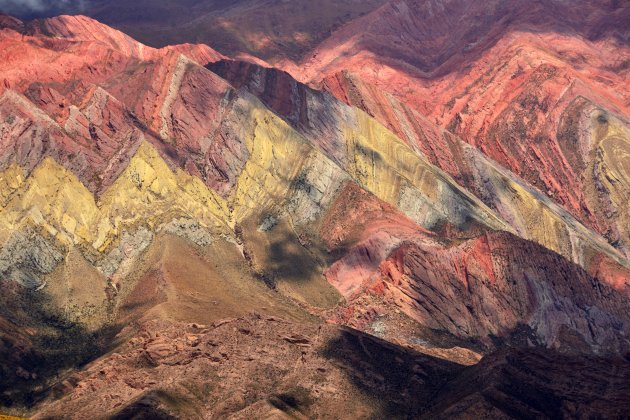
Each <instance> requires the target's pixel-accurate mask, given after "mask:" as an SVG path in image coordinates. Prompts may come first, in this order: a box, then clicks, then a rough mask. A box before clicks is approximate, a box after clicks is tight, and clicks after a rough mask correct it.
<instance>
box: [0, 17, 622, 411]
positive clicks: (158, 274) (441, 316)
mask: <svg viewBox="0 0 630 420" xmlns="http://www.w3.org/2000/svg"><path fill="white" fill-rule="evenodd" d="M2 22H3V23H2V29H0V45H1V46H3V47H6V48H2V49H1V51H3V52H2V54H4V57H5V58H7V60H12V61H11V62H12V64H6V63H4V62H3V63H4V67H2V72H1V73H0V78H2V79H3V80H4V81H5V82H4V84H3V87H2V92H1V96H0V121H1V122H2V123H1V128H0V169H1V173H0V279H1V281H2V285H3V287H2V288H1V291H0V299H1V301H2V303H3V305H0V328H1V330H0V331H1V332H2V341H1V342H0V351H2V354H3V356H4V355H6V356H7V357H3V358H1V359H0V360H2V362H0V369H1V372H2V378H3V379H2V382H0V402H1V404H2V406H3V407H9V408H10V409H11V410H13V412H15V413H16V414H29V415H30V414H36V415H37V416H40V417H43V418H45V417H46V416H47V415H52V416H54V415H58V414H59V413H68V412H72V413H74V414H73V415H74V417H75V418H81V417H84V416H85V415H86V413H88V412H96V411H100V412H103V413H107V415H111V416H116V415H118V416H119V417H122V418H124V417H125V416H130V415H135V414H146V413H149V414H151V413H152V414H151V415H155V416H159V417H165V418H170V417H169V416H180V417H190V416H196V415H199V413H200V412H206V413H209V414H208V415H214V416H216V417H222V416H225V415H228V414H234V415H236V416H242V417H247V416H250V417H251V416H252V415H257V414H259V413H269V414H279V412H278V410H279V411H280V412H284V413H288V414H291V415H328V414H330V413H334V412H338V411H339V405H338V403H336V402H335V401H336V399H335V397H336V396H337V395H340V396H341V398H342V399H343V401H344V404H346V405H349V404H356V406H357V407H359V408H358V410H360V411H358V412H357V416H358V417H369V416H394V417H395V416H404V415H421V414H423V413H430V412H431V411H429V410H435V411H434V412H442V411H441V410H445V412H448V411H449V410H463V412H466V410H471V411H468V412H470V413H473V412H475V410H476V407H478V406H479V404H482V408H483V409H484V410H489V412H493V410H498V411H501V412H505V410H508V411H507V412H508V413H510V412H515V411H510V410H516V411H518V410H522V412H524V413H538V412H545V413H557V412H564V411H562V410H565V409H567V410H569V408H558V404H560V405H562V404H563V403H562V402H563V401H568V403H567V404H573V405H574V406H582V405H587V404H589V403H590V402H591V401H594V400H597V395H596V394H597V393H595V392H593V393H591V392H584V393H582V394H579V395H577V396H575V394H573V393H571V392H569V391H568V390H566V388H565V386H564V385H563V382H562V381H559V382H558V384H559V385H558V386H557V387H555V388H554V387H551V388H550V389H551V391H550V392H553V393H554V395H557V399H555V400H554V402H553V404H552V407H551V408H550V407H549V406H548V404H547V402H546V401H542V402H541V401H538V400H534V401H525V402H523V401H522V400H520V399H518V398H507V399H506V400H502V401H497V400H496V399H495V400H489V401H490V402H488V401H486V400H484V401H485V402H482V403H480V402H479V396H478V394H477V393H475V392H474V391H472V390H473V389H474V386H475V385H474V381H473V382H472V385H471V381H470V380H469V377H468V376H466V372H467V371H468V368H465V367H464V365H472V364H475V363H477V362H478V361H479V359H481V358H485V360H486V363H487V364H488V365H492V366H495V363H496V365H498V366H499V367H497V368H494V367H493V368H492V372H496V374H495V373H493V374H492V375H491V376H492V381H489V383H488V387H487V389H484V391H483V392H486V391H487V392H486V393H485V394H483V395H486V394H487V395H497V394H500V393H501V392H503V390H505V386H504V383H503V381H504V379H503V378H504V377H503V375H504V373H503V372H504V370H503V369H502V368H501V367H500V366H502V364H503V361H502V360H504V353H501V352H502V349H505V348H508V347H513V348H514V354H516V356H513V357H516V358H517V359H519V358H524V359H525V360H526V362H527V363H530V365H531V366H532V369H533V370H534V371H535V372H537V373H536V375H537V377H536V379H532V380H528V379H527V378H522V376H519V375H520V373H519V371H518V369H517V371H515V372H511V373H509V374H507V375H508V378H509V377H514V378H519V381H520V382H519V383H523V384H525V385H524V386H530V385H528V384H532V383H533V384H534V385H531V386H536V384H539V383H541V382H540V381H539V379H538V377H544V375H543V374H544V372H545V370H546V369H547V368H546V367H547V366H548V360H560V361H561V363H562V366H560V367H559V368H558V372H559V373H558V375H559V376H562V375H563V372H566V371H568V370H570V367H571V366H572V363H575V364H577V365H579V364H580V363H583V364H589V363H591V364H598V363H599V364H602V365H603V364H605V361H608V362H609V363H611V364H612V365H614V366H619V370H616V371H615V374H614V375H612V378H611V379H610V382H606V383H617V381H620V382H622V383H623V380H624V379H623V378H625V376H624V375H625V373H624V372H625V370H624V369H625V367H626V365H624V363H626V362H624V361H623V360H624V359H623V358H624V357H626V355H627V354H628V351H629V349H630V343H629V342H628V333H630V331H629V330H628V328H629V326H630V319H629V318H628V311H627V308H628V307H629V306H630V297H629V296H630V295H629V293H630V291H629V287H630V275H629V272H628V261H627V259H626V258H625V256H624V255H623V253H622V252H621V251H620V250H619V249H616V248H615V247H613V246H611V245H610V244H609V243H608V242H607V241H606V239H604V238H603V237H602V236H601V235H599V234H598V233H597V232H596V231H594V230H590V229H588V228H587V227H585V226H584V225H583V224H581V223H580V222H579V221H578V220H577V219H576V218H575V217H573V216H572V215H571V214H570V213H569V212H567V211H566V210H564V209H563V208H561V207H560V206H559V205H557V204H554V203H553V202H552V201H551V200H550V199H549V198H547V197H545V196H544V195H542V194H540V193H538V192H537V191H536V190H535V189H534V188H533V187H532V186H531V185H528V184H527V182H525V181H523V180H522V179H520V178H519V176H518V175H517V174H515V173H512V172H510V170H509V168H504V167H501V166H500V165H499V164H497V163H495V162H493V161H492V160H490V159H489V158H488V157H487V156H485V155H483V154H482V153H481V152H480V151H479V150H477V149H475V148H473V147H472V146H471V145H469V144H467V143H466V142H465V141H462V140H460V139H458V138H457V137H456V136H455V135H453V134H450V133H448V132H446V131H444V130H442V129H440V128H438V127H437V126H436V125H435V124H433V123H432V122H429V121H428V120H427V119H426V118H423V117H421V116H419V114H418V111H417V110H414V108H413V107H412V106H411V105H407V104H404V103H403V102H400V101H398V102H397V99H396V98H395V96H394V95H391V96H387V95H386V94H383V95H377V94H375V91H374V90H373V89H369V88H366V87H365V86H363V87H362V88H360V89H356V91H352V92H350V91H348V90H347V89H346V88H345V86H346V85H345V83H347V82H348V81H350V80H352V79H351V76H349V77H347V78H346V76H345V75H344V79H341V78H336V79H335V80H336V81H337V83H338V84H337V85H335V89H333V88H332V86H333V84H332V83H333V81H334V80H333V79H330V78H328V79H327V83H328V84H327V85H326V86H327V89H328V92H326V91H317V90H313V89H312V88H309V87H307V86H306V85H304V84H301V83H299V82H298V81H297V80H295V79H294V78H292V77H291V76H290V75H289V74H287V73H284V72H282V71H280V70H277V69H270V68H264V67H260V66H257V65H253V64H251V63H243V62H237V61H230V60H225V59H224V57H223V56H222V55H220V54H218V53H216V52H214V50H212V49H211V48H210V47H205V46H199V45H181V46H174V47H166V48H163V49H160V50H155V49H152V48H149V47H146V46H144V45H142V44H140V43H138V42H136V41H134V40H133V39H131V38H129V37H127V36H125V35H123V34H122V33H120V32H118V31H115V30H113V29H111V28H108V27H106V26H105V25H102V24H100V23H98V22H96V21H94V20H91V19H89V18H84V17H67V16H62V17H58V18H53V19H50V20H43V21H35V22H27V23H24V22H20V21H18V20H14V19H8V18H4V19H3V20H2ZM335 77H336V76H335ZM356 83H357V85H358V84H359V83H360V81H357V82H356ZM329 92H333V93H335V95H338V96H339V97H341V98H342V99H343V100H339V99H337V98H335V97H334V96H333V95H331V94H330V93H329ZM355 93H356V95H355ZM344 95H345V96H344ZM353 95H354V96H353ZM361 95H363V96H361ZM362 97H363V98H365V103H363V104H359V103H357V105H360V108H362V109H360V108H359V107H353V106H350V105H348V104H347V103H344V101H345V102H352V101H354V100H359V99H361V98H362ZM349 98H352V100H350V99H349ZM390 99H391V101H390ZM385 100H387V101H390V104H391V107H390V108H388V107H385V106H382V107H381V108H378V107H379V105H384V104H385V102H383V101H385ZM374 110H377V111H379V112H374ZM392 110H394V111H392ZM401 110H402V111H404V113H405V115H406V116H407V119H406V120H405V119H403V118H399V115H401V114H400V111H401ZM379 120H381V121H380V122H379ZM405 121H407V122H409V121H413V122H414V123H415V124H416V125H415V126H414V128H413V130H411V129H410V130H406V129H403V128H402V127H405V126H404V124H405ZM427 138H431V139H435V141H436V143H433V142H431V144H426V143H424V142H423V139H427ZM611 138H613V139H617V137H615V135H612V136H611ZM615 141H616V140H615ZM612 146H614V147H615V148H616V147H617V146H616V143H614V142H613V144H612ZM430 150H434V151H435V153H433V154H431V153H428V151H430ZM615 150H616V149H615ZM461 156H467V157H470V158H469V162H468V163H469V164H470V166H471V167H474V170H472V169H470V168H468V169H466V166H465V165H464V164H462V163H461V162H460V160H461ZM615 156H617V155H615ZM615 163H616V164H617V166H616V168H617V169H615V171H617V170H621V169H619V168H622V169H623V165H624V164H623V163H621V162H620V161H615ZM438 165H439V166H442V167H443V168H441V167H439V166H438ZM460 165H461V166H460ZM462 168H464V169H462ZM609 173H612V171H609ZM615 173H616V172H615ZM467 176H468V178H467ZM611 182H612V181H611ZM482 183H483V184H484V186H481V184H482ZM476 185H477V187H475V186H476ZM615 185H617V184H615ZM223 318H229V319H223ZM329 323H332V324H335V323H336V324H342V325H349V326H351V327H354V328H355V329H352V328H349V329H345V328H341V327H340V326H332V325H326V324H329ZM357 330H363V331H365V332H369V333H371V334H374V335H378V336H380V337H382V339H376V338H373V337H368V336H365V335H364V334H363V333H361V332H359V331H357ZM315 337H318V338H315ZM320 338H321V339H320ZM384 340H386V341H384ZM387 341H389V343H388V342H387ZM260 343H262V344H260ZM519 351H521V353H519ZM508 353H510V354H513V353H512V352H511V351H509V352H508ZM562 354H564V356H562ZM375 355H377V356H375ZM379 355H382V356H379ZM381 357H382V358H383V360H385V361H387V363H384V364H383V363H378V362H375V359H380V358H381ZM508 357H512V356H508ZM529 357H531V359H528V358H529ZM563 357H564V358H563ZM397 358H398V359H400V360H402V362H400V361H399V360H398V359H397ZM123 360H124V361H123ZM593 360H595V361H593ZM258 361H260V362H258ZM118 362H120V364H119V363H118ZM293 364H295V365H293ZM322 365H323V367H322ZM367 365H370V366H369V367H368V368H361V367H360V366H367ZM389 365H391V366H395V368H394V369H393V370H392V369H390V368H388V366H389ZM391 366H390V367H391ZM243 369H245V370H246V371H247V372H249V376H248V377H246V378H244V377H243V375H242V374H237V372H239V371H241V370H243ZM321 369H324V370H323V371H322V370H321ZM306 371H308V372H309V373H308V375H307V374H304V372H306ZM291 372H292V374H293V376H291V375H289V376H288V377H287V375H285V374H288V373H291ZM473 372H475V371H474V370H473ZM329 373H330V374H331V375H332V376H333V378H332V379H331V380H330V381H329V385H330V387H326V381H325V377H326V375H327V374H329ZM189 375H192V376H193V380H192V381H188V380H187V379H186V378H188V377H189ZM460 375H463V376H461V377H460ZM201 377H203V378H209V379H208V381H207V382H203V383H202V382H197V381H198V380H199V378H201ZM221 378H223V379H224V380H223V381H222V380H221ZM620 378H621V379H620ZM588 380H589V381H590V380H592V381H593V383H596V384H599V383H600V382H598V381H599V379H597V378H595V379H593V378H590V379H588ZM451 381H454V382H452V388H449V389H452V391H449V392H448V394H442V393H441V390H442V389H446V388H445V387H448V386H450V385H448V383H451ZM257 382H260V384H264V386H258V387H257V386H255V384H256V383H257ZM604 382H605V381H604ZM589 383H590V382H589ZM159 384H163V385H159ZM260 384H259V385H260ZM418 384H420V385H422V386H421V387H420V388H418V386H419V385H418ZM276 386H277V387H280V388H282V389H284V390H283V391H281V392H280V393H270V392H269V389H273V387H276ZM594 386H595V385H594ZM285 388H286V389H285ZM418 389H421V390H422V392H421V395H419V394H418V393H417V391H418ZM340 390H341V391H340ZM413 390H415V391H413ZM497 390H498V391H497ZM412 391H413V392H412ZM414 392H416V393H414ZM480 392H481V391H480ZM276 394H277V395H276ZM463 394H465V395H466V396H467V398H469V399H468V400H467V401H470V405H468V406H466V405H465V406H464V407H460V406H457V407H454V406H453V402H452V401H453V398H456V397H457V396H458V395H463ZM484 398H485V397H484ZM614 398H616V397H614ZM619 398H620V399H621V400H622V401H621V403H625V402H624V401H623V396H622V397H619ZM388 399H389V400H390V402H389V403H388V402H387V401H386V400H388ZM604 400H605V399H604ZM558 401H560V402H558ZM598 401H601V399H600V400H598ZM221 402H223V404H221ZM621 403H620V406H623V404H621ZM524 405H525V407H524ZM554 410H555V411H554ZM615 412H616V411H615V410H614V409H613V408H611V413H615Z"/></svg>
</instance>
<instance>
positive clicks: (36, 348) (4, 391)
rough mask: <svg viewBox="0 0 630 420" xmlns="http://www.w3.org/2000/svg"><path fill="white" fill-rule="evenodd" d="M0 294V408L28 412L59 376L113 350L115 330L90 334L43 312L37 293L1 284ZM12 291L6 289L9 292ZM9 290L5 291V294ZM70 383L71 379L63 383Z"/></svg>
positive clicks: (44, 301)
mask: <svg viewBox="0 0 630 420" xmlns="http://www.w3.org/2000/svg"><path fill="white" fill-rule="evenodd" d="M3 288H4V290H3V291H2V292H0V300H1V301H2V304H1V305H0V306H1V309H0V407H5V408H7V409H9V410H16V411H20V410H25V409H26V410H28V409H30V408H32V407H33V406H35V405H36V404H37V403H38V402H39V401H41V400H43V399H44V398H46V397H48V396H50V395H52V396H55V395H57V394H58V395H61V394H60V393H59V391H61V390H60V389H58V387H59V386H60V385H54V384H56V383H58V382H59V380H60V379H62V378H63V376H64V374H65V373H67V372H71V371H73V370H75V369H77V368H80V367H82V366H84V365H85V364H87V363H89V362H90V361H92V360H94V359H96V358H98V357H100V356H101V355H103V354H104V353H106V352H107V351H109V350H111V349H112V348H113V347H114V346H115V342H114V341H113V338H114V337H115V336H116V334H117V333H118V332H119V331H120V329H121V328H120V327H119V326H113V325H104V326H102V327H101V328H98V329H97V330H94V331H90V330H88V329H87V328H86V327H85V326H84V325H81V324H77V323H75V322H71V321H69V320H67V319H66V317H64V316H63V315H62V314H61V313H60V311H53V310H50V309H47V308H49V307H50V306H49V298H48V297H47V296H46V295H44V294H42V293H41V292H37V291H33V290H26V289H23V290H18V288H19V286H17V287H15V286H14V287H11V285H7V284H4V285H3ZM11 289H12V290H11ZM8 290H10V291H8ZM69 380H70V381H71V379H69Z"/></svg>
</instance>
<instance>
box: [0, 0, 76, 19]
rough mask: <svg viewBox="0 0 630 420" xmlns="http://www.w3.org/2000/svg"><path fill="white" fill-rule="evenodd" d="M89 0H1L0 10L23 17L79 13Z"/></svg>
mask: <svg viewBox="0 0 630 420" xmlns="http://www.w3.org/2000/svg"><path fill="white" fill-rule="evenodd" d="M87 5H88V0H0V11H2V12H4V13H8V14H10V15H14V16H17V17H21V18H32V17H42V16H51V15H56V14H62V13H77V12H81V11H83V10H85V8H86V7H87Z"/></svg>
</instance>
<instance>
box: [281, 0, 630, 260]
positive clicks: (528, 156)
mask: <svg viewBox="0 0 630 420" xmlns="http://www.w3.org/2000/svg"><path fill="white" fill-rule="evenodd" d="M574 7H576V8H577V9H580V10H583V11H585V12H586V13H588V14H585V15H581V14H580V15H579V16H578V15H577V14H576V13H575V10H577V9H575V8H574ZM586 16H588V17H586ZM629 17H630V8H629V7H628V6H627V4H621V3H618V2H603V3H602V2H598V3H594V2H589V1H582V2H577V3H574V4H571V5H569V3H566V2H561V1H545V2H542V1H541V2H533V3H532V2H519V1H515V2H486V3H483V4H475V3H474V2H470V1H458V0H453V1H423V2H415V1H392V2H389V3H388V4H387V5H386V6H383V7H382V8H380V9H378V10H376V11H374V12H373V13H371V14H370V15H368V16H366V17H364V18H361V19H358V20H356V21H354V22H351V23H350V24H348V25H346V26H345V27H344V28H342V29H340V30H339V31H337V32H336V33H335V34H333V35H332V36H331V37H329V38H328V39H327V40H326V41H325V42H323V43H322V44H321V45H320V46H318V47H317V48H316V50H315V51H314V52H313V54H312V56H311V57H309V58H306V59H304V60H303V62H301V63H300V65H299V67H296V66H293V65H292V64H288V65H286V66H285V68H286V69H288V70H289V71H290V72H291V73H292V74H293V75H294V76H295V77H296V78H298V79H300V80H303V81H307V82H311V83H314V84H316V85H318V86H324V87H325V88H326V89H327V90H329V91H330V92H332V93H333V94H335V95H336V96H337V97H338V98H340V99H342V100H344V101H345V102H347V103H350V104H353V105H355V106H357V107H359V108H362V109H364V110H365V111H366V112H368V113H370V114H371V115H374V116H375V117H376V118H377V119H378V120H379V121H380V122H382V123H383V124H385V125H387V126H388V127H390V128H391V129H393V130H394V131H395V132H396V133H397V134H398V135H399V136H400V137H401V138H403V139H404V138H409V140H410V142H411V144H416V143H418V140H419V141H420V142H424V137H422V136H420V137H419V138H418V137H417V134H418V133H417V129H416V126H417V123H415V121H417V118H416V117H415V116H410V114H411V115H413V113H420V114H423V115H425V116H427V117H428V119H429V121H431V122H433V123H435V124H437V125H438V126H440V127H441V128H445V129H447V130H448V131H450V132H451V133H453V134H456V135H458V136H460V137H461V139H463V140H464V141H465V142H466V143H468V144H470V145H472V146H474V147H475V149H476V150H478V151H481V152H482V153H483V154H484V155H485V156H487V157H489V158H490V159H492V160H493V161H495V162H497V163H499V164H500V165H502V166H503V167H505V168H507V169H509V170H510V171H511V172H513V173H514V174H516V175H518V176H519V177H520V178H522V179H523V180H525V181H527V182H528V183H529V184H530V185H532V186H533V187H535V188H536V189H537V190H538V191H540V192H542V193H543V194H544V195H547V196H548V197H549V198H550V199H551V200H553V201H554V202H555V203H557V204H559V205H560V206H562V207H563V208H564V209H566V210H567V211H568V212H569V213H571V214H572V215H573V216H574V217H575V218H577V219H578V220H579V221H580V222H581V223H583V224H584V225H586V226H587V227H589V228H591V229H593V230H595V231H597V232H599V233H601V234H603V235H604V236H605V237H606V239H607V240H608V241H609V242H610V243H611V244H613V245H614V246H615V247H616V248H618V249H619V250H620V251H621V252H622V253H624V254H625V255H627V252H628V248H627V242H628V237H627V229H626V228H625V227H624V226H626V225H627V222H626V220H627V217H628V215H627V206H625V205H624V204H621V203H625V202H627V197H628V189H627V187H626V186H627V184H628V181H627V179H628V178H627V174H625V172H624V171H619V168H620V167H621V166H623V164H621V165H620V164H619V163H618V162H616V161H617V159H621V160H623V159H625V158H623V157H622V156H626V155H627V148H628V141H629V140H628V120H627V115H628V103H629V102H628V97H629V92H628V90H627V86H628V85H629V84H628V74H629V73H628V65H627V63H628V60H629V57H630V49H629V48H628V39H629V34H628V31H627V25H626V24H624V23H623V22H626V21H627V20H628V19H629ZM471 20H474V23H473V22H471ZM416 45H422V46H423V48H422V49H421V50H420V51H418V50H417V49H416V48H415V46H416ZM400 104H403V105H402V106H401V105H400ZM420 124H421V125H424V124H423V123H420ZM422 131H425V130H424V129H423V130H422ZM429 138H430V139H431V143H433V139H432V138H431V137H429ZM611 138H614V140H611ZM613 143H614V146H612V145H611V144H613ZM418 147H420V148H422V149H429V150H423V151H428V152H429V153H428V154H427V156H428V157H429V158H431V159H432V162H433V163H435V164H437V165H438V166H440V168H442V169H444V170H445V171H447V172H448V173H449V174H451V175H453V176H454V177H455V178H456V179H460V180H461V182H463V183H467V182H468V183H469V182H475V183H476V184H477V188H478V189H479V188H481V189H483V188H484V186H483V185H481V187H480V186H479V181H478V180H471V179H467V177H469V174H468V171H466V170H465V168H461V167H459V168H458V167H457V166H460V165H459V163H458V159H457V158H458V156H459V154H458V152H457V150H456V148H455V150H452V149H453V147H452V146H451V145H449V142H448V140H447V141H446V144H445V142H444V140H442V139H439V138H438V139H437V142H436V144H434V145H431V146H425V147H422V146H418ZM446 147H449V148H451V150H452V151H450V152H449V150H448V148H446ZM611 147H612V148H614V149H615V150H616V151H617V152H616V153H615V154H611V152H610V148H611ZM449 154H452V156H449ZM613 156H615V157H613ZM453 159H454V161H453ZM475 160H478V159H475ZM475 166H478V165H475ZM473 168H474V167H473ZM473 170H474V169H473ZM606 173H608V175H606ZM607 179H615V180H619V182H612V183H611V182H610V181H607ZM473 190H474V188H473ZM483 193H484V192H483V191H480V193H479V194H478V196H481V194H483Z"/></svg>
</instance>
